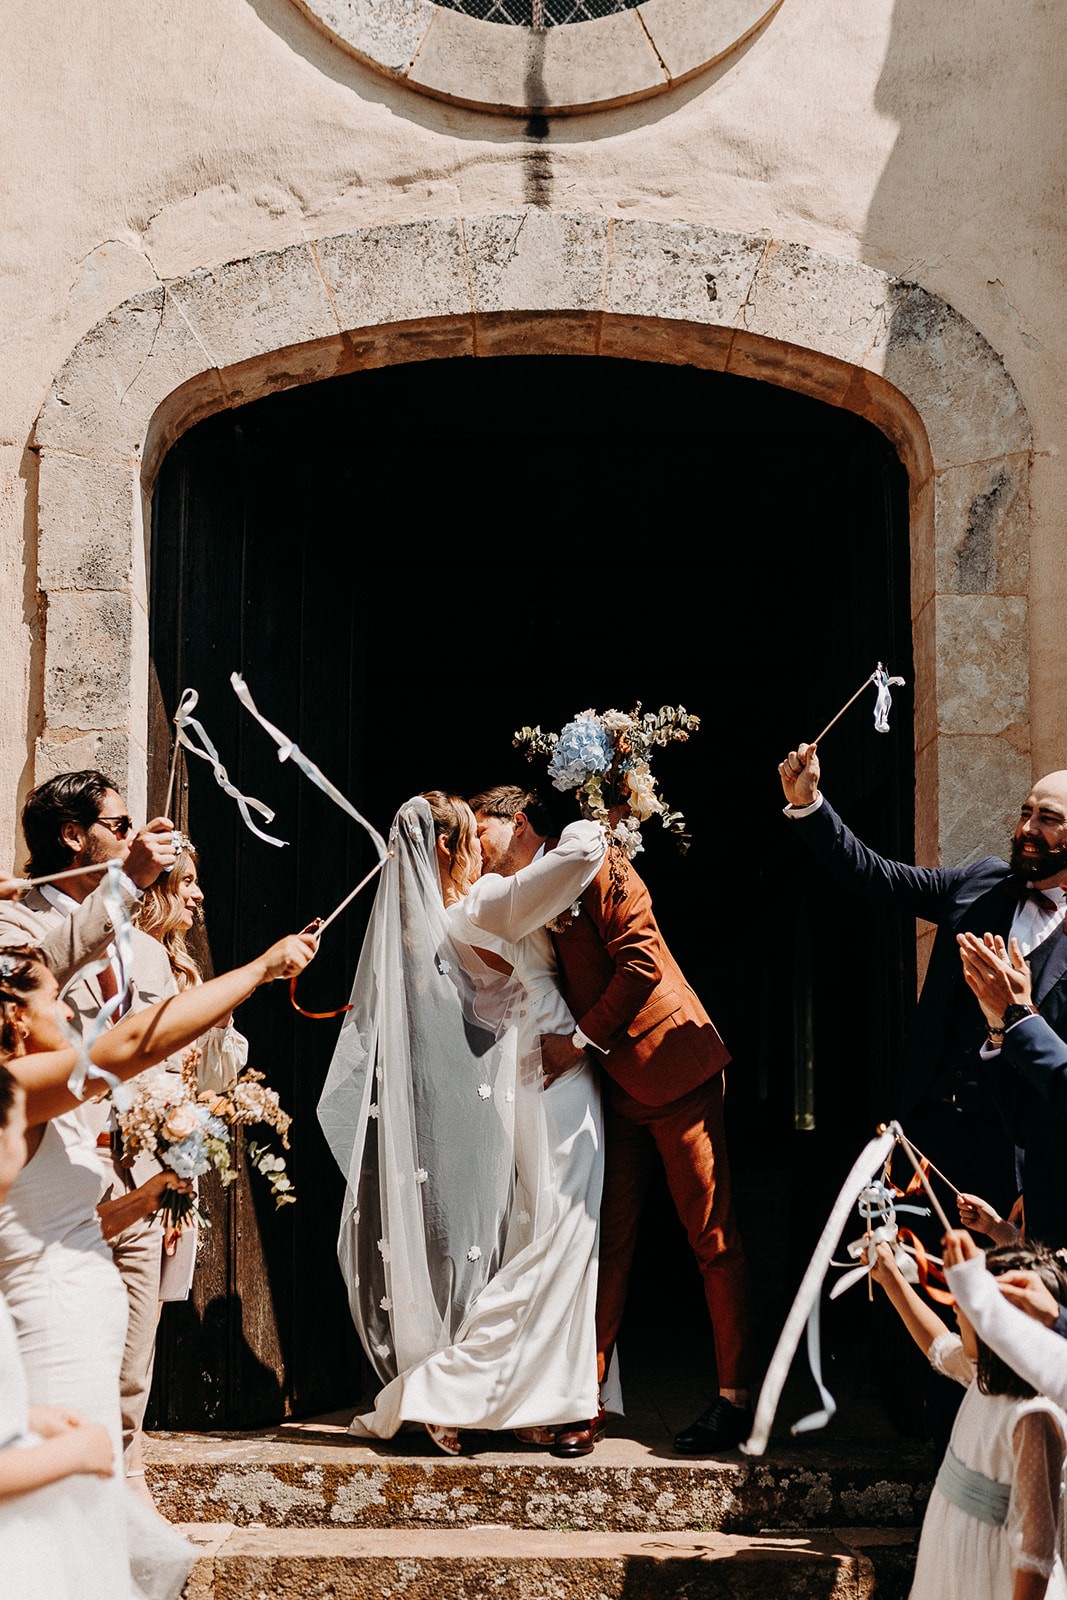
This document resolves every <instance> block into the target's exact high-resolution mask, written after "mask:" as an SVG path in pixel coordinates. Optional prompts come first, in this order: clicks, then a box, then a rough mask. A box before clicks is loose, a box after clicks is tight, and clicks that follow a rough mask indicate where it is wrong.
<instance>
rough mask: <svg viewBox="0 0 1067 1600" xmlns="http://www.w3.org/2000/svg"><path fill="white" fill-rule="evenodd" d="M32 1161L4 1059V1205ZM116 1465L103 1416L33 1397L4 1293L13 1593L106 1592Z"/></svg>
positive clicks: (2, 1468)
mask: <svg viewBox="0 0 1067 1600" xmlns="http://www.w3.org/2000/svg"><path fill="white" fill-rule="evenodd" d="M25 1159H26V1113H25V1096H24V1094H23V1092H22V1090H21V1089H20V1088H19V1087H18V1085H17V1084H16V1083H15V1080H14V1079H13V1078H12V1076H11V1074H10V1073H9V1072H8V1071H7V1069H6V1067H3V1066H0V1204H2V1203H3V1201H4V1200H5V1199H6V1197H7V1192H8V1190H9V1189H10V1187H11V1184H12V1183H13V1182H14V1180H15V1178H16V1177H17V1176H18V1173H19V1172H20V1170H21V1168H22V1165H23V1163H24V1161H25ZM114 1471H115V1451H114V1447H113V1445H112V1442H111V1438H110V1436H109V1435H108V1431H107V1429H106V1428H105V1427H104V1426H103V1424H102V1423H98V1422H86V1421H84V1420H83V1419H82V1418H81V1417H79V1416H77V1415H75V1414H74V1413H73V1412H69V1411H62V1410H55V1409H53V1408H51V1407H45V1406H36V1407H31V1406H30V1405H29V1403H28V1400H27V1393H26V1377H25V1373H24V1372H23V1370H22V1361H21V1358H20V1356H19V1352H18V1343H17V1340H16V1338H15V1328H14V1324H13V1323H12V1321H11V1314H10V1312H9V1311H8V1309H7V1305H6V1304H5V1302H4V1300H3V1298H2V1297H0V1570H2V1572H3V1593H4V1595H5V1596H6V1597H7V1600H31V1597H33V1600H40V1597H41V1596H45V1595H47V1596H48V1600H75V1597H77V1600H84V1597H85V1596H86V1595H97V1594H101V1591H100V1590H99V1589H98V1587H97V1586H96V1583H95V1578H94V1574H95V1571H96V1570H97V1568H96V1564H95V1562H94V1559H93V1558H94V1556H95V1554H96V1545H97V1542H98V1541H99V1540H100V1539H101V1538H104V1537H106V1527H103V1526H101V1522H100V1512H101V1509H102V1503H101V1500H100V1495H99V1490H98V1488H97V1485H98V1483H99V1480H100V1479H101V1478H110V1477H111V1476H112V1474H113V1473H114ZM101 1600H103V1596H102V1594H101Z"/></svg>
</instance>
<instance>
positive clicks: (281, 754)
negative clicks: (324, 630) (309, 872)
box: [230, 672, 389, 936]
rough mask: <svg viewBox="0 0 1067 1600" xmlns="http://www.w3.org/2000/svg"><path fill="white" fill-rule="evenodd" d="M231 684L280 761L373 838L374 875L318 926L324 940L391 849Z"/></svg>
mask: <svg viewBox="0 0 1067 1600" xmlns="http://www.w3.org/2000/svg"><path fill="white" fill-rule="evenodd" d="M230 684H231V686H232V688H233V692H234V694H235V695H236V696H237V698H238V700H240V702H241V704H242V705H243V706H244V708H245V710H246V711H248V712H251V714H252V716H253V717H255V719H256V721H257V722H258V723H259V725H260V727H261V728H263V729H264V730H265V731H266V732H267V733H269V734H270V736H271V738H272V739H273V740H274V742H275V744H276V745H277V746H278V760H279V761H292V762H293V764H294V766H296V767H298V768H299V770H300V771H301V772H302V773H303V774H304V776H305V778H310V779H311V782H312V783H313V784H315V785H316V786H317V787H318V788H319V789H321V790H322V792H323V794H326V795H329V797H330V799H331V800H332V801H333V803H334V805H336V806H340V808H341V810H342V811H344V812H346V813H347V815H348V816H350V817H351V818H352V819H353V820H354V821H355V822H358V823H359V825H360V827H361V828H363V829H365V830H366V832H367V833H369V834H370V837H371V839H372V840H373V842H374V848H375V850H376V851H377V852H378V864H377V866H375V867H373V868H372V869H371V871H370V872H368V873H367V875H366V877H365V878H363V879H362V880H361V881H360V882H359V883H357V885H356V887H355V888H354V889H353V890H352V891H351V893H350V894H348V895H347V896H346V897H345V899H344V900H342V901H341V904H340V905H339V906H337V907H335V908H334V910H333V911H331V912H330V915H329V916H328V917H326V918H325V920H323V921H320V922H319V925H318V928H317V929H316V930H315V931H316V932H317V933H318V934H319V935H320V936H321V935H322V933H323V932H324V931H325V929H326V928H327V927H329V925H330V923H331V922H332V921H333V920H334V918H335V917H336V916H339V915H340V913H341V912H342V911H343V910H344V908H345V906H347V905H348V904H349V902H350V901H351V900H354V899H355V897H356V895H357V894H358V893H359V891H360V890H361V889H362V888H363V887H364V885H365V884H367V883H369V882H370V880H371V879H372V878H373V877H374V875H375V873H376V872H379V871H380V870H381V868H382V867H383V866H384V864H385V862H386V860H387V859H388V856H389V846H388V845H387V844H386V842H385V840H384V839H383V838H382V836H381V834H380V833H379V832H378V830H377V828H376V827H375V826H374V824H373V823H371V822H368V821H367V819H366V817H364V816H361V815H360V813H359V812H358V811H357V810H356V808H355V806H354V805H353V804H352V802H351V800H349V799H348V798H347V797H346V796H345V795H343V794H342V793H341V791H340V789H338V788H337V787H336V785H335V784H332V783H331V782H330V780H329V778H327V776H326V774H325V773H324V772H322V771H321V770H320V768H318V767H317V766H316V765H315V763H314V762H313V761H312V760H310V759H309V757H308V756H306V755H305V754H304V752H303V751H302V750H301V748H300V746H299V745H298V744H296V743H295V742H294V741H293V740H292V739H290V738H289V736H288V734H285V733H283V732H282V730H281V729H280V728H276V727H275V726H274V724H273V722H268V721H267V719H266V717H265V716H264V715H263V713H262V712H261V711H260V710H259V708H258V707H257V705H256V703H255V701H254V700H253V699H252V695H251V692H250V691H249V688H248V685H247V684H246V683H245V680H244V679H243V678H242V676H241V674H240V673H239V672H231V673H230Z"/></svg>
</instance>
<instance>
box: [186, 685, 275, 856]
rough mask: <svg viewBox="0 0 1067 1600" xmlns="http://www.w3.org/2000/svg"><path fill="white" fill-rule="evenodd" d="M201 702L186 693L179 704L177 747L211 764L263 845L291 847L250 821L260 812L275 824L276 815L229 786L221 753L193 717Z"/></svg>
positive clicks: (246, 825)
mask: <svg viewBox="0 0 1067 1600" xmlns="http://www.w3.org/2000/svg"><path fill="white" fill-rule="evenodd" d="M199 699H200V696H199V695H198V693H197V692H196V690H195V689H186V690H185V692H184V694H183V695H182V697H181V700H180V701H179V703H178V709H177V711H176V712H175V713H174V725H175V727H176V728H177V730H178V732H177V738H178V743H179V744H180V745H182V746H183V747H184V748H185V749H186V750H188V751H189V752H190V754H192V755H194V756H199V757H200V759H201V761H206V762H207V763H208V765H209V766H210V767H211V769H212V771H213V772H214V774H215V782H216V783H217V784H218V786H219V788H220V789H221V790H222V791H223V793H224V794H228V795H229V797H230V799H231V800H235V801H236V802H237V809H238V811H239V812H240V813H241V816H242V818H243V820H244V824H245V827H246V828H248V829H249V830H250V831H251V832H252V833H254V834H255V836H256V838H257V839H262V840H263V842H264V844H273V845H277V846H278V848H279V849H283V848H284V847H285V846H286V845H287V844H288V843H289V841H288V839H275V837H274V835H273V834H270V833H264V832H263V829H262V828H260V827H258V826H257V825H256V823H254V822H253V821H252V817H251V812H252V811H258V813H259V815H260V816H261V817H262V818H263V820H264V822H273V821H274V812H273V811H272V810H271V809H270V807H269V806H267V805H264V804H263V801H262V800H256V799H255V798H254V797H253V796H252V795H248V794H242V793H241V791H240V789H238V787H237V785H236V784H234V783H231V782H230V775H229V773H228V772H227V771H226V768H225V767H224V766H223V764H222V761H221V760H220V758H219V753H218V751H217V750H216V749H215V746H214V745H213V744H212V742H211V740H210V739H209V738H208V736H207V733H206V732H205V730H204V726H203V724H202V723H200V722H198V721H197V719H196V718H195V717H194V716H193V715H192V713H193V712H194V711H195V710H196V706H197V701H198V700H199ZM187 728H191V729H192V731H193V732H194V733H195V734H196V736H197V738H198V739H199V740H200V744H199V745H196V744H194V743H193V741H192V739H191V738H190V737H189V734H188V733H187V732H186V729H187Z"/></svg>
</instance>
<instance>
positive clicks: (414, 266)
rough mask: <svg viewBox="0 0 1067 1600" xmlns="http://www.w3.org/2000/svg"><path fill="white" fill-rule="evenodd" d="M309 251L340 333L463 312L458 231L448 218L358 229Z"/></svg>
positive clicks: (465, 279)
mask: <svg viewBox="0 0 1067 1600" xmlns="http://www.w3.org/2000/svg"><path fill="white" fill-rule="evenodd" d="M314 252H315V256H316V258H317V260H318V263H319V267H320V270H321V273H322V276H323V278H324V279H325V281H326V283H327V285H328V286H329V292H330V295H331V298H332V300H333V305H334V309H335V313H336V316H337V319H338V323H339V324H340V326H341V328H342V329H344V330H352V329H359V328H369V327H377V326H380V325H381V324H382V323H389V322H410V321H416V320H418V321H423V320H425V319H427V318H431V317H456V316H465V315H468V314H469V313H470V310H471V295H470V282H469V276H468V266H467V258H466V249H465V245H464V239H463V224H462V223H461V221H460V220H459V219H458V218H456V217H437V218H431V219H428V220H426V221H419V222H404V223H400V224H398V225H396V226H392V227H380V228H360V229H358V230H357V231H356V232H354V233H345V234H338V235H336V236H334V237H333V238H329V239H320V240H318V241H317V242H316V244H315V246H314Z"/></svg>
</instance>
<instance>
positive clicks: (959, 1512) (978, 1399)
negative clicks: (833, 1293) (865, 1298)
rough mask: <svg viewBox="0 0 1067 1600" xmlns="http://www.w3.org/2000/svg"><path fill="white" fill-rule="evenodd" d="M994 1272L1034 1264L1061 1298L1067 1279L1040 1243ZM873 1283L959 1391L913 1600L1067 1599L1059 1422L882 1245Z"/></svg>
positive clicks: (1017, 1250)
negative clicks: (909, 1279)
mask: <svg viewBox="0 0 1067 1600" xmlns="http://www.w3.org/2000/svg"><path fill="white" fill-rule="evenodd" d="M987 1260H988V1264H989V1269H990V1271H991V1272H993V1273H1002V1272H1009V1271H1015V1270H1017V1269H1024V1270H1025V1269H1031V1270H1034V1271H1037V1272H1038V1273H1040V1275H1041V1278H1042V1280H1043V1281H1044V1282H1045V1283H1046V1284H1047V1286H1048V1288H1049V1289H1050V1290H1051V1291H1052V1293H1053V1294H1054V1295H1055V1296H1056V1297H1057V1299H1059V1300H1060V1301H1064V1300H1067V1274H1065V1273H1064V1271H1063V1269H1062V1268H1061V1266H1060V1264H1059V1262H1058V1261H1057V1260H1056V1259H1055V1258H1054V1257H1053V1256H1051V1255H1050V1254H1049V1252H1048V1251H1046V1250H1044V1249H1042V1248H1041V1247H1040V1246H1027V1247H1024V1246H1018V1247H1016V1246H1009V1247H1005V1248H1003V1249H1000V1250H992V1251H990V1252H989V1255H988V1257H987ZM872 1276H873V1277H874V1279H875V1282H877V1283H880V1284H881V1285H882V1287H883V1288H884V1289H885V1291H886V1293H887V1295H888V1296H889V1299H890V1301H891V1302H892V1304H893V1306H894V1308H895V1309H896V1310H897V1312H898V1313H899V1314H900V1316H901V1318H902V1320H903V1322H904V1324H905V1326H906V1327H907V1329H908V1332H909V1333H910V1334H911V1336H912V1338H913V1339H914V1340H915V1342H916V1344H917V1345H918V1346H919V1348H920V1349H921V1350H922V1351H923V1352H924V1353H925V1354H926V1355H927V1357H928V1359H929V1360H930V1363H931V1365H932V1366H933V1367H934V1369H935V1370H936V1371H938V1372H941V1373H943V1374H944V1375H945V1376H946V1377H949V1378H954V1379H955V1380H956V1382H957V1383H962V1384H964V1385H965V1386H966V1387H967V1393H966V1395H965V1396H964V1398H963V1402H962V1404H961V1405H960V1408H959V1411H958V1412H957V1415H956V1421H955V1424H954V1425H953V1429H952V1436H951V1438H950V1440H949V1445H948V1449H947V1450H946V1452H945V1459H944V1461H943V1462H942V1464H941V1468H940V1471H939V1472H938V1476H937V1481H936V1483H935V1485H934V1488H933V1492H932V1493H931V1495H930V1501H929V1504H928V1506H927V1508H926V1516H925V1518H924V1519H923V1526H922V1535H921V1538H920V1540H919V1554H918V1560H917V1562H916V1566H915V1579H914V1582H913V1584H912V1588H911V1596H910V1600H1067V1578H1065V1575H1064V1568H1063V1563H1062V1561H1061V1559H1060V1555H1059V1537H1058V1526H1059V1518H1060V1501H1061V1489H1062V1479H1063V1468H1064V1459H1065V1455H1067V1417H1065V1415H1064V1413H1063V1412H1062V1411H1061V1410H1060V1408H1059V1406H1057V1405H1056V1404H1055V1403H1054V1402H1053V1401H1051V1400H1049V1399H1047V1398H1046V1397H1044V1396H1041V1395H1035V1393H1034V1391H1033V1389H1032V1388H1031V1387H1030V1386H1029V1384H1027V1383H1025V1382H1024V1381H1023V1379H1022V1378H1020V1377H1019V1375H1018V1374H1017V1373H1016V1372H1014V1371H1013V1370H1012V1369H1011V1368H1010V1367H1009V1366H1007V1365H1006V1363H1005V1362H1003V1361H1001V1359H1000V1358H999V1357H998V1356H995V1355H994V1354H993V1353H992V1351H990V1350H989V1349H988V1348H987V1347H986V1346H985V1345H983V1344H982V1343H981V1342H980V1341H979V1340H978V1338H977V1336H976V1335H975V1332H974V1329H973V1328H972V1326H971V1324H970V1323H969V1322H968V1320H967V1318H966V1316H965V1315H964V1314H963V1313H962V1312H961V1311H959V1310H958V1309H957V1311H956V1318H957V1321H958V1323H959V1329H960V1331H959V1333H958V1334H954V1333H951V1332H950V1331H949V1330H948V1329H947V1328H946V1327H945V1325H944V1323H943V1322H942V1321H941V1319H940V1317H938V1316H937V1314H936V1312H934V1311H933V1310H932V1309H931V1307H930V1306H929V1305H927V1304H926V1302H925V1301H924V1300H921V1299H920V1297H919V1296H918V1295H917V1294H916V1292H915V1290H914V1289H912V1287H911V1285H910V1284H908V1283H906V1282H905V1280H904V1278H903V1277H902V1276H901V1274H900V1272H899V1270H898V1268H897V1266H896V1264H895V1262H894V1260H893V1253H892V1251H891V1250H890V1248H889V1247H888V1245H885V1244H882V1245H879V1247H878V1259H877V1261H876V1264H875V1267H874V1270H873V1273H872Z"/></svg>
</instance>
